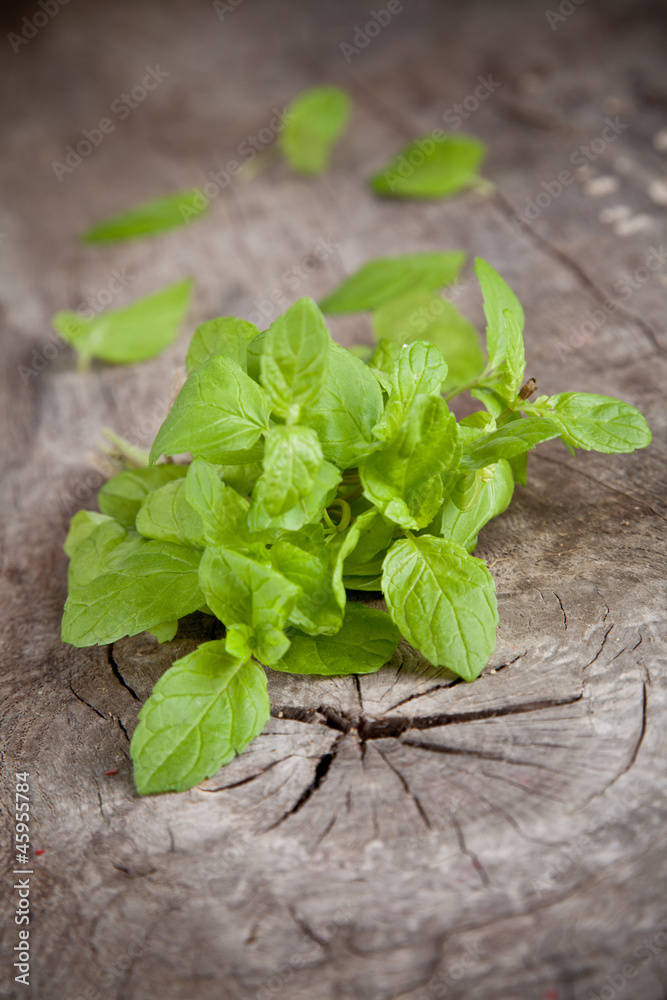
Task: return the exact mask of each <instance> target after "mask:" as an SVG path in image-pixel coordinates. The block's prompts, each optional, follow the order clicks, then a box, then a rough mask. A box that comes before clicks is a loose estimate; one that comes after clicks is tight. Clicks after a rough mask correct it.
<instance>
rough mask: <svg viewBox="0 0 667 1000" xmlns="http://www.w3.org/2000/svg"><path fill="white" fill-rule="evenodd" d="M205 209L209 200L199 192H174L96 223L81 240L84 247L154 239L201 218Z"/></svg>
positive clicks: (193, 190)
mask: <svg viewBox="0 0 667 1000" xmlns="http://www.w3.org/2000/svg"><path fill="white" fill-rule="evenodd" d="M208 205H209V202H208V199H207V198H205V197H204V195H203V194H202V193H201V191H199V189H198V188H191V189H190V190H188V191H177V192H176V193H175V194H169V195H167V196H166V197H164V198H154V199H152V200H151V201H146V202H144V203H143V204H142V205H137V207H136V208H132V209H130V210H129V211H127V212H121V213H119V214H118V215H113V216H111V217H110V218H108V219H105V220H104V221H103V222H98V223H97V224H96V225H94V226H91V228H90V229H87V230H86V232H85V233H84V234H83V235H82V237H81V239H82V240H83V241H84V243H109V242H111V241H115V240H132V239H137V238H140V237H142V236H156V235H157V234H158V233H163V232H165V231H166V230H168V229H175V228H176V227H178V226H184V225H185V224H186V223H188V222H190V221H191V220H192V219H195V218H197V217H198V216H200V215H203V214H204V213H205V212H206V211H207V210H208Z"/></svg>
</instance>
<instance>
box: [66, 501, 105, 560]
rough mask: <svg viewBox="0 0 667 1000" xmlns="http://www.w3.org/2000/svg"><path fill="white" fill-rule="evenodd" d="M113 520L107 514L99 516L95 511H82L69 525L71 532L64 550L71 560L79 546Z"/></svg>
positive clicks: (68, 533) (68, 534)
mask: <svg viewBox="0 0 667 1000" xmlns="http://www.w3.org/2000/svg"><path fill="white" fill-rule="evenodd" d="M111 520H112V519H111V518H110V517H108V516H107V515H106V514H98V513H97V511H95V510H80V511H77V513H76V514H75V515H74V517H73V518H72V520H71V521H70V523H69V531H68V532H67V538H66V539H65V544H64V545H63V549H64V550H65V555H66V556H69V558H70V559H71V558H72V556H73V555H74V553H75V552H76V550H77V549H78V547H79V545H81V543H82V542H84V541H85V540H86V538H88V536H89V535H90V534H92V532H93V531H95V529H96V528H97V527H98V526H99V525H100V524H109V523H110V522H111Z"/></svg>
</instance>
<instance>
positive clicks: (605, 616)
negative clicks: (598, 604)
mask: <svg viewBox="0 0 667 1000" xmlns="http://www.w3.org/2000/svg"><path fill="white" fill-rule="evenodd" d="M595 593H596V594H597V595H598V597H599V598H600V600H601V601H602V602H603V603H604V606H605V608H606V609H607V610H606V611H605V613H604V617H603V619H602V623H603V624H604V623H605V622H606V620H607V618H608V617H609V615H610V614H611V608H610V607H609V605H608V604H607V602H606V601H605V599H604V597H603V596H602V594H601V593H600V591H599V590H596V591H595Z"/></svg>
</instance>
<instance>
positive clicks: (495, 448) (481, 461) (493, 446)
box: [461, 417, 560, 472]
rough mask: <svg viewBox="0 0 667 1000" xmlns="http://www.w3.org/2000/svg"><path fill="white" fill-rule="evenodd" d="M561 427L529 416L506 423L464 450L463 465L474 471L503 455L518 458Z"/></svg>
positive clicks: (462, 466) (547, 438)
mask: <svg viewBox="0 0 667 1000" xmlns="http://www.w3.org/2000/svg"><path fill="white" fill-rule="evenodd" d="M559 434H560V431H559V428H558V427H557V425H556V424H555V423H554V422H553V421H552V420H547V419H545V418H543V417H528V418H527V419H525V420H514V421H512V422H511V423H507V424H504V425H503V426H502V427H499V428H498V430H496V431H492V432H491V433H490V434H485V435H483V436H482V437H479V438H477V439H476V440H475V442H474V443H473V444H472V445H470V446H469V447H468V448H467V450H466V451H464V453H463V456H462V458H461V469H462V470H467V471H470V472H472V471H474V470H475V469H482V468H484V466H485V465H493V464H495V463H496V462H498V461H499V460H500V459H501V458H507V459H510V458H516V456H517V455H522V454H523V453H524V452H526V451H530V449H531V448H534V447H535V445H536V444H540V443H541V442H542V441H550V440H551V439H552V438H555V437H558V436H559Z"/></svg>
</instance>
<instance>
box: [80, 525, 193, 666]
mask: <svg viewBox="0 0 667 1000" xmlns="http://www.w3.org/2000/svg"><path fill="white" fill-rule="evenodd" d="M200 558H201V553H200V552H198V551H196V550H195V549H189V548H186V547H185V546H183V545H174V544H172V543H171V542H146V543H145V544H143V545H141V546H140V547H139V548H137V549H136V551H134V552H132V553H130V555H128V556H127V557H126V558H125V559H124V560H123V561H122V563H121V564H120V565H119V566H118V568H117V569H115V570H114V571H113V572H111V573H105V574H103V575H102V576H98V577H97V578H96V579H94V580H93V581H92V583H90V584H89V585H88V586H87V587H80V588H77V589H76V590H73V591H72V592H71V593H70V595H69V597H68V598H67V602H66V604H65V610H64V612H63V622H62V639H63V642H69V643H71V645H72V646H93V645H95V644H97V645H100V646H101V645H105V644H106V643H109V642H116V640H117V639H122V637H123V636H125V635H136V634H137V633H138V632H143V631H144V630H145V629H150V628H153V627H154V626H155V625H160V624H162V623H163V622H165V621H170V620H172V619H174V618H183V617H184V616H185V615H189V614H190V613H191V612H193V611H196V610H197V608H200V607H201V606H202V604H204V595H203V594H202V592H201V590H200V589H199V585H198V582H197V570H198V567H199V560H200Z"/></svg>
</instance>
